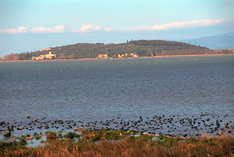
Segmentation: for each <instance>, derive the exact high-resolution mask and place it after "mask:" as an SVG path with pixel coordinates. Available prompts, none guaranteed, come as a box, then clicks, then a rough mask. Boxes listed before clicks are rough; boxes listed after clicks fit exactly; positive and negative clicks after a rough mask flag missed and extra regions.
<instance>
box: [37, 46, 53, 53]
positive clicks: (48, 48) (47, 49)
mask: <svg viewBox="0 0 234 157" xmlns="http://www.w3.org/2000/svg"><path fill="white" fill-rule="evenodd" d="M49 50H51V47H47V48H45V49H40V50H39V51H40V52H42V51H49Z"/></svg>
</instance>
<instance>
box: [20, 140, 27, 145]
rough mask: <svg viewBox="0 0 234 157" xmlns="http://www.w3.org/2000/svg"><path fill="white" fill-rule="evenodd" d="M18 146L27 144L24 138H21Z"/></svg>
mask: <svg viewBox="0 0 234 157" xmlns="http://www.w3.org/2000/svg"><path fill="white" fill-rule="evenodd" d="M19 144H20V145H23V146H24V145H26V144H27V141H26V140H25V139H24V138H21V139H20V141H19Z"/></svg>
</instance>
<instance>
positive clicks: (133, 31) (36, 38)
mask: <svg viewBox="0 0 234 157" xmlns="http://www.w3.org/2000/svg"><path fill="white" fill-rule="evenodd" d="M233 8H234V0H0V56H2V55H5V54H9V53H11V52H13V53H21V52H22V51H35V50H37V49H42V48H45V47H48V46H52V47H53V46H59V45H65V44H74V43H80V42H81V43H82V42H104V43H112V42H114V43H121V42H126V40H130V39H135V40H138V39H165V40H181V39H188V38H190V39H191V38H198V37H202V36H210V35H216V34H222V33H227V32H230V31H234V11H233Z"/></svg>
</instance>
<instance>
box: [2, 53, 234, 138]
mask: <svg viewBox="0 0 234 157" xmlns="http://www.w3.org/2000/svg"><path fill="white" fill-rule="evenodd" d="M0 77H1V78H0V108H1V109H0V122H1V126H0V129H1V131H2V130H4V129H6V128H9V126H10V127H12V128H14V132H15V133H19V132H20V130H17V127H20V126H21V127H23V130H24V131H26V132H27V131H29V132H30V131H33V132H35V131H41V130H42V131H44V130H45V129H48V128H45V126H46V125H47V123H49V125H47V126H48V127H49V130H61V129H65V130H66V129H71V130H72V129H74V128H76V127H91V128H101V127H105V128H110V129H121V128H122V129H130V130H136V131H141V132H151V133H152V132H154V133H156V134H158V133H162V134H174V135H179V134H180V135H181V134H183V133H184V132H185V130H186V132H187V133H189V132H190V133H201V132H202V131H201V130H205V131H206V132H208V133H217V132H218V131H220V129H221V128H222V127H223V128H224V127H225V126H226V125H227V124H226V123H228V127H230V126H234V125H233V124H234V56H233V55H227V56H199V57H165V58H135V59H107V60H73V61H37V62H14V63H13V62H11V63H5V62H2V63H0ZM26 113H28V114H29V115H30V116H31V118H26V117H25V114H26ZM34 118H38V121H40V123H36V124H34V125H32V124H28V123H30V122H32V123H33V119H34ZM171 118H172V119H173V120H170V119H171ZM194 119H196V121H195V122H194ZM57 120H62V121H63V122H64V123H63V124H58V123H57V124H58V125H57V127H53V126H52V125H55V124H52V123H53V121H57ZM217 120H218V122H219V123H220V125H221V126H220V128H218V129H214V128H215V126H216V124H217ZM181 121H183V124H182V122H181ZM191 121H192V124H191ZM203 121H205V122H203ZM43 122H44V123H43ZM136 122H137V124H136ZM193 122H194V124H193ZM198 122H200V124H199V123H198ZM71 124H72V125H71ZM186 124H188V125H186ZM192 125H193V127H191V126H192ZM206 125H207V126H206ZM40 126H42V127H40ZM195 126H197V128H195V129H194V127H195ZM201 128H202V129H201ZM211 128H213V130H212V129H211ZM226 128H227V127H226ZM1 134H3V133H1Z"/></svg>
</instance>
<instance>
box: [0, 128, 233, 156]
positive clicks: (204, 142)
mask: <svg viewBox="0 0 234 157" xmlns="http://www.w3.org/2000/svg"><path fill="white" fill-rule="evenodd" d="M113 132H114V131H113ZM86 133H87V134H86ZM98 133H100V135H102V136H101V137H103V138H104V137H105V139H107V138H108V137H107V136H106V135H107V134H108V136H109V135H110V133H108V131H107V130H104V131H100V132H95V133H92V132H91V131H90V132H83V133H82V135H85V136H87V137H89V136H91V137H94V135H95V134H96V135H98ZM117 133H119V132H118V131H117ZM113 135H116V134H115V133H113ZM157 138H158V139H157V140H156V141H155V140H152V136H149V135H141V136H139V137H133V136H127V137H125V138H124V139H120V140H108V141H103V139H101V138H100V139H99V140H98V141H96V142H90V141H89V142H86V141H85V140H81V139H80V140H78V142H75V141H74V140H70V139H66V140H58V139H55V140H50V141H49V143H48V145H46V146H44V147H37V148H26V147H22V146H19V145H17V144H16V145H13V143H11V144H10V143H0V146H1V147H0V156H41V157H47V156H48V157H51V156H56V157H57V156H58V157H63V156H92V157H93V156H97V157H98V156H126V157H128V156H152V157H154V156H156V157H157V156H179V157H183V156H184V157H187V156H234V136H231V135H228V134H224V135H223V136H221V137H207V136H204V137H201V138H198V139H196V138H188V139H184V138H178V137H175V138H169V137H166V136H158V137H157ZM7 144H8V145H7Z"/></svg>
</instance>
